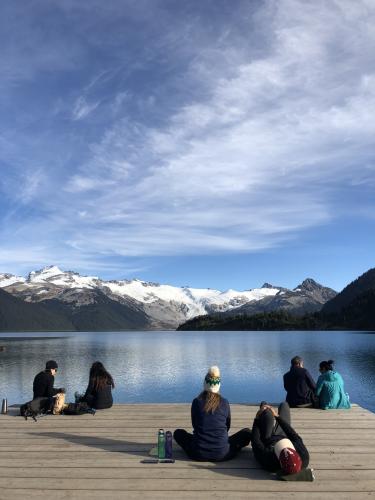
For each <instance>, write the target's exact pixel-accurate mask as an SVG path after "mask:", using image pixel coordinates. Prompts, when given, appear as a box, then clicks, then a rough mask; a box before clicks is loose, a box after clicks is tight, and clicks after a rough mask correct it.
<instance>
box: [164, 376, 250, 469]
mask: <svg viewBox="0 0 375 500" xmlns="http://www.w3.org/2000/svg"><path fill="white" fill-rule="evenodd" d="M220 383H221V380H220V370H219V368H218V367H217V366H212V367H211V368H210V369H209V370H208V373H207V375H206V376H205V379H204V384H203V392H202V393H201V394H200V395H199V396H198V397H197V398H195V399H194V400H193V403H192V405H191V422H192V426H193V429H194V432H193V434H191V433H189V432H187V431H185V430H184V429H176V430H175V431H174V434H173V437H174V439H175V441H176V442H177V444H179V445H180V446H181V448H183V449H184V451H185V452H186V454H187V455H188V457H190V458H191V459H193V460H200V461H209V462H221V461H223V460H230V459H231V458H233V457H234V456H235V455H236V454H237V452H238V451H239V450H240V449H241V448H243V447H244V446H247V445H248V444H249V443H250V439H251V431H250V429H242V430H241V431H239V432H236V433H235V434H233V435H232V436H230V437H229V436H228V431H229V429H230V423H231V414H230V406H229V403H228V401H227V400H226V399H225V398H223V397H222V396H221V395H220V394H219V390H220Z"/></svg>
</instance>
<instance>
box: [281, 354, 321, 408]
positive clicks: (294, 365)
mask: <svg viewBox="0 0 375 500" xmlns="http://www.w3.org/2000/svg"><path fill="white" fill-rule="evenodd" d="M284 388H285V390H286V401H287V403H288V404H289V406H290V407H291V408H308V407H311V406H315V405H316V396H315V389H316V384H315V382H314V379H313V378H312V376H311V375H310V373H309V372H308V371H307V370H306V368H304V366H303V359H302V358H301V357H300V356H295V357H294V358H293V359H292V360H291V367H290V370H289V371H288V372H287V373H285V375H284Z"/></svg>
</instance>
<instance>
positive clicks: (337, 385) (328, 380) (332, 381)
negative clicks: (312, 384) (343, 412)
mask: <svg viewBox="0 0 375 500" xmlns="http://www.w3.org/2000/svg"><path fill="white" fill-rule="evenodd" d="M319 371H320V377H319V378H318V381H317V384H316V395H317V396H318V397H319V408H321V409H322V410H334V409H339V408H340V409H349V408H350V402H349V395H348V393H346V392H345V390H344V381H343V379H342V377H341V375H340V374H339V373H338V372H336V371H334V369H333V360H332V359H329V360H328V361H322V362H321V363H320V364H319Z"/></svg>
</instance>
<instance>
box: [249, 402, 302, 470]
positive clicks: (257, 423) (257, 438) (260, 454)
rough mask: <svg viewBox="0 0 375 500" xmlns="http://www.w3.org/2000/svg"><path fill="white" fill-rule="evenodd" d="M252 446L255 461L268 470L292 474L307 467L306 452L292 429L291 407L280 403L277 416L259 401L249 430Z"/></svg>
mask: <svg viewBox="0 0 375 500" xmlns="http://www.w3.org/2000/svg"><path fill="white" fill-rule="evenodd" d="M251 446H252V448H253V453H254V456H255V458H256V460H257V461H258V462H259V463H260V465H261V466H262V467H263V468H264V469H266V470H268V471H270V472H277V471H281V472H282V473H283V474H285V475H288V474H295V473H298V472H300V471H301V469H306V468H307V466H308V465H309V452H308V451H307V449H306V447H305V445H304V443H303V441H302V439H301V437H300V436H299V435H298V434H297V433H296V431H295V430H294V429H293V428H292V426H291V422H290V408H289V405H288V403H286V402H283V403H281V404H280V406H279V411H278V414H277V413H276V411H275V410H274V409H273V408H272V406H269V405H268V404H267V403H264V402H262V403H261V406H260V409H259V411H258V413H257V415H256V417H255V419H254V423H253V429H252V431H251Z"/></svg>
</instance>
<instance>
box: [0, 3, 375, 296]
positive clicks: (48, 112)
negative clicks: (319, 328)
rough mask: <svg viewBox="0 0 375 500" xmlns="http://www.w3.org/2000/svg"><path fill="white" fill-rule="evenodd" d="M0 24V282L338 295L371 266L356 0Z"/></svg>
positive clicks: (366, 57) (364, 86)
mask: <svg viewBox="0 0 375 500" xmlns="http://www.w3.org/2000/svg"><path fill="white" fill-rule="evenodd" d="M0 9H1V15H0V75H1V78H0V172H1V176H0V243H1V244H0V271H3V272H4V271H7V272H12V273H20V274H24V273H26V272H28V271H29V270H31V269H36V268H40V267H43V266H45V265H48V264H57V265H59V266H60V267H62V268H64V269H73V270H77V271H79V272H81V273H86V274H95V275H99V276H101V277H103V278H115V277H116V278H132V277H138V278H140V279H145V280H150V281H159V282H164V283H171V284H176V285H191V286H199V287H212V288H221V289H226V288H236V289H247V288H253V287H257V286H261V285H262V284H263V282H265V281H269V282H272V283H274V284H277V285H283V286H289V287H293V286H296V285H297V284H298V283H299V282H300V281H301V280H302V279H304V278H305V277H307V276H309V277H313V278H315V279H317V280H318V281H320V282H322V283H323V284H326V285H328V286H332V287H333V288H336V289H338V290H339V289H341V288H342V287H343V286H344V285H345V284H347V283H348V282H349V281H351V280H352V279H354V278H355V277H357V276H358V275H359V274H361V273H362V272H364V271H365V270H367V269H368V268H370V267H374V264H375V262H374V244H375V236H374V228H375V211H374V208H375V206H374V205H375V198H374V187H375V148H374V142H375V141H374V138H375V135H374V134H375V120H374V116H375V4H374V2H372V1H370V0H359V1H356V2H353V1H351V0H348V1H345V0H340V1H333V0H332V1H330V0H328V1H314V2H305V1H298V0H280V1H275V0H271V1H264V2H262V1H248V0H246V1H241V0H236V1H233V0H231V1H230V0H228V1H227V0H204V1H198V0H187V1H184V2H181V1H179V0H134V1H133V0H123V1H120V0H106V1H105V2H102V1H101V0H90V1H87V2H77V1H75V0H63V1H51V0H33V1H30V0H17V1H16V2H14V1H13V0H4V1H3V2H1V7H0Z"/></svg>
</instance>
